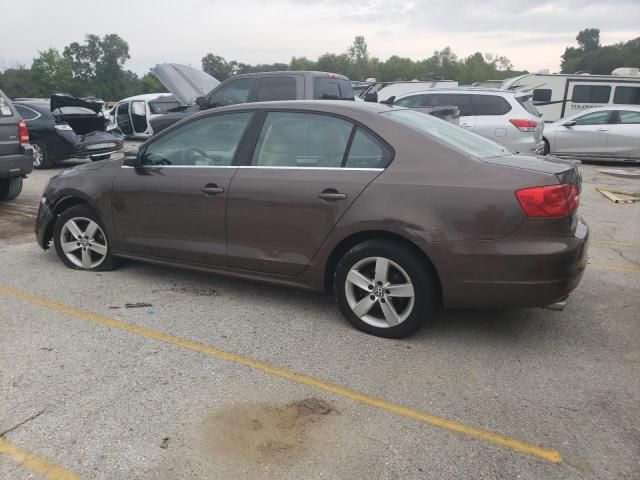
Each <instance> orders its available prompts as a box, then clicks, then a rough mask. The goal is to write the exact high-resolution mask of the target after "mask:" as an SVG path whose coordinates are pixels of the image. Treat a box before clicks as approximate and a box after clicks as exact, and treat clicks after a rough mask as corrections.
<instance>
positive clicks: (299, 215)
mask: <svg viewBox="0 0 640 480" xmlns="http://www.w3.org/2000/svg"><path fill="white" fill-rule="evenodd" d="M349 146H350V148H349ZM348 151H349V152H350V153H349V154H348V155H347V152H348ZM390 155H391V154H390V150H388V147H386V146H385V144H384V143H383V142H381V140H379V139H377V138H376V137H374V136H373V135H372V134H371V133H369V132H367V131H365V130H361V129H360V128H359V127H358V128H356V127H355V126H354V125H353V124H352V123H351V122H349V121H347V120H344V119H342V118H338V117H335V116H331V115H326V114H318V113H308V112H296V111H271V112H268V113H267V114H266V117H265V119H264V123H263V126H262V129H261V131H260V134H259V136H258V139H257V143H256V147H255V149H254V153H253V155H252V157H251V159H250V161H249V162H248V163H249V164H248V165H245V166H240V167H239V170H238V173H237V174H236V175H235V176H234V178H233V181H232V184H231V192H230V194H229V200H228V206H227V238H228V248H227V258H228V264H229V266H231V267H234V268H239V269H245V270H253V271H259V272H265V273H272V274H279V275H296V274H299V273H301V272H302V271H303V270H304V269H305V268H306V267H307V265H308V264H309V262H310V261H311V259H312V258H313V256H314V255H315V253H316V252H317V250H318V248H319V247H320V245H321V244H322V242H323V240H324V239H325V238H326V237H327V235H328V234H329V233H330V231H331V229H332V228H333V227H334V225H335V224H336V223H337V222H338V220H339V219H340V218H341V217H342V215H343V214H344V213H345V212H346V211H347V209H348V208H349V206H350V205H351V204H352V203H353V201H354V200H355V199H356V198H357V197H358V195H359V194H360V192H361V191H362V190H363V189H364V188H365V187H366V186H367V185H368V184H369V182H371V181H372V180H373V179H374V178H375V177H376V176H377V175H379V174H380V172H381V171H382V168H383V166H384V165H386V163H388V161H389V160H390Z"/></svg>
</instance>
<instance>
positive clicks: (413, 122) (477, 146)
mask: <svg viewBox="0 0 640 480" xmlns="http://www.w3.org/2000/svg"><path fill="white" fill-rule="evenodd" d="M382 115H386V116H387V117H389V118H390V119H391V120H394V121H396V122H398V123H401V124H402V125H406V126H407V127H409V128H412V129H413V130H416V131H418V132H420V133H422V134H424V135H425V136H427V137H430V138H433V139H436V140H439V141H440V142H442V143H445V144H446V145H448V146H450V147H451V148H454V149H456V150H459V151H462V152H463V153H466V154H468V155H473V156H475V157H480V158H490V157H503V156H505V155H510V154H511V152H509V151H508V150H507V149H506V148H504V147H502V146H501V145H498V144H497V143H495V142H492V141H491V140H487V139H486V138H484V137H481V136H480V135H476V134H475V133H471V132H468V131H467V130H465V129H464V128H460V127H458V126H456V125H453V124H451V123H448V122H445V121H442V120H440V119H438V118H435V117H432V116H431V115H425V114H424V113H419V112H416V111H413V110H399V109H394V110H388V111H386V112H382Z"/></svg>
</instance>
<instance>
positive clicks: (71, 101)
mask: <svg viewBox="0 0 640 480" xmlns="http://www.w3.org/2000/svg"><path fill="white" fill-rule="evenodd" d="M103 105H104V102H102V101H97V100H83V99H82V98H76V97H72V96H71V95H65V94H62V93H54V94H53V95H51V100H50V109H51V111H52V112H53V111H54V110H56V109H57V108H60V107H84V108H88V109H89V110H93V111H94V112H96V113H100V112H101V111H102V106H103Z"/></svg>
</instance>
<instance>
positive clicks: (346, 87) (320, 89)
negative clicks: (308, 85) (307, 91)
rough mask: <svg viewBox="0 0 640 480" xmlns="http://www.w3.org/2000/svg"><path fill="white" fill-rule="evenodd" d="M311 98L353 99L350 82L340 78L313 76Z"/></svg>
mask: <svg viewBox="0 0 640 480" xmlns="http://www.w3.org/2000/svg"><path fill="white" fill-rule="evenodd" d="M313 98H314V99H315V100H354V98H353V89H352V88H351V82H349V80H346V79H342V78H333V77H314V79H313Z"/></svg>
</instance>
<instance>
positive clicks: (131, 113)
mask: <svg viewBox="0 0 640 480" xmlns="http://www.w3.org/2000/svg"><path fill="white" fill-rule="evenodd" d="M178 107H180V102H179V101H178V100H177V99H176V98H175V97H174V96H173V95H171V94H170V93H147V94H144V95H136V96H134V97H129V98H124V99H122V100H120V101H119V102H118V103H117V104H116V105H115V106H114V107H113V108H112V109H111V110H110V111H109V112H108V113H107V116H108V118H109V120H110V121H111V124H112V125H113V126H114V127H117V128H118V129H120V131H121V132H122V134H123V135H124V136H125V137H137V138H148V137H150V136H151V135H153V129H152V128H151V124H150V123H149V119H151V118H153V117H154V116H157V115H163V114H164V113H166V112H167V111H170V110H172V109H175V108H178Z"/></svg>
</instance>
